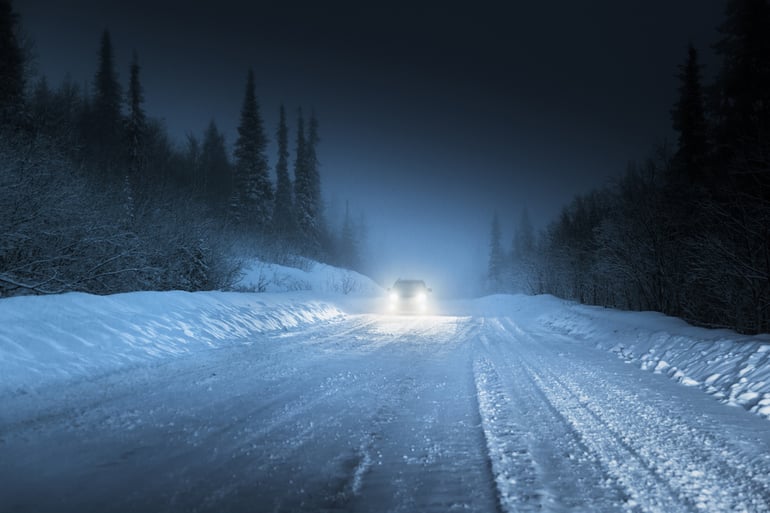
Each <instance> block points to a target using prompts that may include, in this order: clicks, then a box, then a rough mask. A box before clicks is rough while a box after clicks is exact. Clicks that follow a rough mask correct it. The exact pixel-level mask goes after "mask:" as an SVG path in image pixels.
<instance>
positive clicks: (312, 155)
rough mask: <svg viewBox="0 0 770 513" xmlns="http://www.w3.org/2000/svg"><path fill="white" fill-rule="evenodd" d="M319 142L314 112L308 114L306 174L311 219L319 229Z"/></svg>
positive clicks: (321, 206) (320, 202)
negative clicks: (308, 185) (308, 186)
mask: <svg viewBox="0 0 770 513" xmlns="http://www.w3.org/2000/svg"><path fill="white" fill-rule="evenodd" d="M319 142H321V139H320V137H319V136H318V118H316V116H315V112H311V114H310V128H309V131H308V138H307V174H308V181H309V183H310V205H311V210H312V215H313V218H314V219H315V221H316V224H317V226H318V227H319V229H320V228H321V225H322V224H323V223H322V211H323V200H322V199H321V175H320V173H319V171H318V167H319V165H320V164H319V162H318V154H317V148H318V143H319Z"/></svg>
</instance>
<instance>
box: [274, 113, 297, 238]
mask: <svg viewBox="0 0 770 513" xmlns="http://www.w3.org/2000/svg"><path fill="white" fill-rule="evenodd" d="M276 136H277V139H278V162H277V163H276V164H275V174H276V187H275V209H274V211H273V228H274V229H275V232H276V233H277V234H278V236H279V237H282V238H284V239H291V238H292V236H293V231H294V209H293V200H292V183H291V177H289V139H288V138H289V130H288V128H287V127H286V111H285V109H284V108H283V105H281V111H280V120H279V122H278V132H277V133H276Z"/></svg>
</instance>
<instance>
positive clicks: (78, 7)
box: [16, 0, 721, 296]
mask: <svg viewBox="0 0 770 513" xmlns="http://www.w3.org/2000/svg"><path fill="white" fill-rule="evenodd" d="M717 4H718V3H716V2H715V3H713V5H712V4H711V3H709V5H707V6H704V5H703V3H702V2H700V1H695V0H688V1H686V2H678V3H677V5H676V6H671V5H669V4H668V3H667V2H662V1H656V2H645V3H643V4H639V5H633V6H629V5H623V6H622V7H620V6H618V5H616V2H611V1H602V2H596V3H592V5H591V6H588V7H586V6H583V5H579V6H578V5H574V2H566V1H565V2H559V3H557V4H556V5H552V4H549V6H548V7H545V6H536V5H527V6H517V7H516V9H514V7H513V6H511V7H508V8H501V9H495V10H491V11H486V10H483V9H481V8H480V9H479V10H478V11H474V12H471V13H468V12H465V11H463V10H453V9H452V8H449V7H446V8H442V10H441V12H436V11H434V10H430V9H427V8H420V7H413V6H411V7H409V8H407V7H406V6H404V7H399V6H397V5H393V6H390V7H388V8H385V7H361V6H359V7H353V6H346V7H344V8H343V7H340V6H338V7H329V8H328V9H327V8H323V9H322V8H319V7H313V6H312V5H306V6H303V7H301V8H296V10H292V9H291V8H289V7H282V6H279V5H277V4H276V5H270V6H263V5H259V6H257V5H250V4H246V3H241V2H231V1H223V2H218V3H217V4H216V6H217V7H216V10H213V9H212V7H211V6H210V5H208V4H207V6H190V5H188V3H186V2H185V3H182V2H176V1H172V2H153V3H150V2H137V3H131V4H130V5H129V4H125V5H118V4H117V3H112V2H110V3H104V2H92V1H83V0H80V1H75V2H69V3H67V5H66V6H64V5H61V4H60V3H58V2H51V1H45V0H26V1H24V2H17V6H16V7H17V9H18V10H19V12H20V14H21V16H22V20H23V24H24V27H25V32H26V34H27V36H28V38H29V40H30V41H31V42H32V43H33V47H34V52H33V54H34V55H35V56H36V66H35V67H36V70H37V73H38V75H39V76H43V75H44V76H46V77H48V79H49V81H50V83H52V84H58V83H59V82H60V81H61V80H62V79H63V78H64V77H65V76H70V77H71V78H72V79H73V80H74V81H75V82H76V83H83V84H86V85H88V84H89V83H90V81H91V80H92V77H93V75H94V72H95V68H96V54H97V48H98V38H99V35H100V33H101V31H102V30H103V29H105V28H109V29H110V31H111V34H112V37H113V40H114V46H115V48H116V59H117V68H118V70H119V71H120V78H121V80H122V81H125V79H126V77H127V75H128V73H127V70H128V63H129V59H130V56H131V53H132V51H133V50H136V51H137V53H138V55H139V60H140V63H141V65H142V77H143V81H144V89H145V98H146V108H147V111H148V113H149V114H150V115H152V116H156V117H159V118H161V119H163V120H164V124H165V125H166V127H167V128H168V130H169V133H170V134H171V136H172V137H173V138H174V139H175V140H176V141H177V143H178V144H180V145H181V144H183V143H184V141H185V138H186V136H187V135H188V134H196V135H199V134H201V133H202V131H203V130H204V128H205V127H206V125H207V124H208V122H209V121H210V120H212V119H214V120H216V122H217V124H218V126H219V127H220V129H221V130H222V131H223V132H224V134H225V136H226V141H227V143H228V145H229V147H230V148H232V144H233V142H234V141H235V139H236V137H237V133H236V128H235V127H236V126H237V124H238V115H239V111H240V106H241V101H242V94H243V84H244V82H245V77H246V72H247V69H248V68H249V67H252V68H253V69H254V70H255V74H256V88H257V95H258V97H259V102H260V110H261V114H262V116H263V118H264V122H265V129H266V132H267V133H268V134H269V135H270V137H271V143H270V145H269V149H268V157H269V159H270V165H271V167H272V166H274V165H275V160H276V157H275V155H276V147H275V141H274V139H275V130H276V126H277V119H278V116H277V114H278V108H279V105H281V104H283V105H285V106H286V108H287V111H288V117H289V123H290V126H289V130H290V133H289V139H290V141H291V143H290V146H291V148H292V149H293V137H294V131H293V130H294V128H295V122H294V120H295V118H296V112H297V108H299V107H302V108H303V109H304V110H305V112H306V113H307V112H309V111H311V110H312V111H314V112H315V113H316V115H317V117H318V119H319V122H320V136H321V143H320V145H319V148H318V158H319V161H320V173H321V180H322V190H323V194H324V199H325V202H326V207H327V208H326V217H327V221H328V222H329V224H330V227H331V229H332V230H336V229H339V223H340V222H341V221H340V220H341V216H342V212H344V208H345V203H346V202H348V204H349V206H350V209H351V211H352V213H353V215H354V216H356V218H362V219H363V220H364V222H365V226H366V232H367V240H366V245H365V247H364V253H365V257H366V262H365V264H364V267H365V269H366V271H367V272H368V273H369V274H370V275H371V276H372V277H373V278H374V279H375V280H377V281H378V282H380V283H381V284H382V285H384V286H389V285H390V283H392V281H393V280H395V279H396V278H398V277H417V278H423V279H425V280H426V281H427V282H428V283H429V285H431V286H433V288H434V290H436V291H437V293H439V294H441V295H446V296H457V295H474V294H477V293H479V292H480V286H481V280H482V277H483V275H484V272H485V268H486V262H487V258H488V254H487V245H488V243H489V230H490V223H491V219H492V216H493V213H494V212H498V213H499V215H500V219H501V223H502V229H503V241H504V245H505V246H506V248H507V247H509V245H510V241H511V238H512V236H513V229H514V226H515V223H516V220H517V219H518V216H519V215H520V213H521V211H522V209H525V208H526V209H527V210H528V212H529V214H530V217H531V218H532V220H533V224H534V225H535V227H536V228H537V229H543V228H545V227H546V226H547V225H548V223H549V222H550V221H551V220H552V219H554V218H555V217H556V216H557V215H558V212H559V210H560V208H561V207H562V206H564V205H565V204H566V203H568V202H569V201H570V199H571V198H572V197H573V196H574V195H575V194H579V193H582V192H585V191H588V190H590V189H592V188H595V187H597V186H601V185H602V184H604V183H606V182H607V181H609V180H612V179H613V177H615V176H618V175H619V174H620V173H622V172H623V171H624V170H625V166H626V163H627V162H628V161H629V160H632V159H640V158H644V156H645V155H646V154H647V153H648V152H649V149H650V148H651V147H652V146H653V145H654V144H656V143H658V142H660V137H659V135H655V134H661V133H664V134H665V127H667V126H668V125H669V109H670V107H671V104H672V102H673V101H674V97H675V94H676V80H675V73H676V66H677V64H678V63H679V62H681V59H682V57H683V55H684V50H685V48H686V44H687V43H688V39H689V41H693V42H694V43H696V44H701V45H702V46H707V42H709V41H711V40H713V35H714V30H713V28H714V27H715V26H716V25H717V23H718V20H719V16H720V14H721V6H720V5H717ZM552 11H555V12H560V13H561V15H556V16H553V15H552V14H553V12H552ZM661 12H665V13H666V16H659V14H660V13H661ZM693 12H696V13H697V15H696V16H693V14H692V13H693ZM653 32H654V34H655V37H654V38H650V37H649V36H650V34H651V33H653ZM671 48H681V49H682V51H681V52H680V53H675V52H672V51H671ZM90 57H93V58H90ZM706 62H707V63H708V62H709V56H708V55H706ZM565 84H569V85H568V86H566V87H565ZM661 127H663V129H662V130H661ZM292 158H293V157H292ZM290 168H291V166H290Z"/></svg>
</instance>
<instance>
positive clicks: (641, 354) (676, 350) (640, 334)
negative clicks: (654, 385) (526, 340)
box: [528, 296, 770, 419]
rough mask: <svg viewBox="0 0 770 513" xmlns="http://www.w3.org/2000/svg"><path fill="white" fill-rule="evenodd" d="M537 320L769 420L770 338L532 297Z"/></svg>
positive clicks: (654, 315) (658, 314)
mask: <svg viewBox="0 0 770 513" xmlns="http://www.w3.org/2000/svg"><path fill="white" fill-rule="evenodd" d="M531 301H532V302H534V303H536V304H537V305H541V306H539V307H538V306H536V305H535V304H532V305H530V306H528V308H536V309H539V310H540V312H541V313H540V314H539V315H537V320H538V322H539V323H541V324H542V325H543V326H545V327H547V328H549V329H552V330H554V331H556V332H561V333H563V334H565V335H569V336H570V337H573V338H576V339H578V340H582V341H585V342H586V343H589V344H592V345H593V346H595V347H596V348H599V349H604V350H607V351H611V352H613V353H615V354H617V356H618V357H620V358H623V359H624V360H625V361H626V362H628V363H633V364H635V365H637V366H639V367H640V368H642V369H644V370H649V371H652V372H655V373H658V374H665V375H667V376H669V377H670V378H672V379H674V380H676V381H678V382H679V383H681V384H683V385H686V386H692V387H698V388H700V389H702V390H704V391H705V392H707V393H709V394H711V395H713V396H714V397H716V398H718V399H719V400H720V401H722V402H723V403H726V404H729V405H733V406H741V407H743V408H745V409H747V410H749V411H751V412H754V413H756V414H759V415H761V416H763V417H765V418H768V419H770V336H768V335H759V336H754V337H750V336H745V335H739V334H737V333H735V332H734V331H729V330H711V329H704V328H697V327H694V326H691V325H689V324H687V323H686V322H684V321H682V320H681V319H676V318H673V317H667V316H665V315H663V314H660V313H656V312H622V311H617V310H610V309H606V308H601V307H593V306H584V305H577V304H575V303H570V302H567V301H561V300H558V299H556V298H553V297H548V296H543V297H540V298H533V299H532V300H531Z"/></svg>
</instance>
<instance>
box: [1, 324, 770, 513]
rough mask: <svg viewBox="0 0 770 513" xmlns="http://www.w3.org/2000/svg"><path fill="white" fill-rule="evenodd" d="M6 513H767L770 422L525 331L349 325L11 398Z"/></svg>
mask: <svg viewBox="0 0 770 513" xmlns="http://www.w3.org/2000/svg"><path fill="white" fill-rule="evenodd" d="M3 402H4V403H5V404H3V405H2V411H0V511H2V512H9V513H10V512H13V513H23V512H36V513H41V512H54V511H55V512H69V511H73V512H74V511H77V512H86V511H98V512H102V513H109V512H124V511H143V512H144V511H148V512H149V511H173V512H227V511H238V512H240V511H243V512H251V511H254V512H262V511H265V512H290V511H308V512H310V511H313V512H318V511H373V512H386V511H387V512H411V511H420V512H423V511H424V512H430V511H435V512H451V511H478V512H506V513H507V512H519V511H541V512H542V511H553V512H562V511H564V512H566V511H570V512H571V511H590V512H609V511H630V512H666V513H674V512H699V511H720V512H721V511H745V512H764V511H770V424H768V422H767V421H766V420H763V419H760V418H758V417H756V416H754V415H751V414H750V413H748V412H746V411H744V410H743V409H740V408H733V407H729V406H725V405H721V404H719V403H717V402H716V401H715V400H714V399H713V398H711V397H708V396H707V395H705V394H704V393H703V392H701V391H699V390H697V389H693V388H688V387H685V386H682V385H679V384H677V383H675V382H673V381H671V380H669V379H668V378H666V377H665V376H661V375H656V374H653V373H649V372H643V371H641V370H639V369H638V368H636V367H633V366H631V365H628V364H625V363H624V362H623V361H622V360H620V359H618V358H617V357H616V356H614V355H612V354H609V353H606V352H602V351H599V350H596V349H593V348H592V347H590V345H587V344H586V343H585V342H578V341H575V340H570V339H569V338H567V337H565V336H563V335H559V334H557V333H551V332H549V331H547V330H546V329H545V328H543V327H538V326H537V325H535V324H534V323H531V322H528V320H527V319H525V318H517V317H516V316H515V315H513V316H510V317H484V316H428V317H418V316H414V317H410V316H382V315H351V316H348V317H346V318H344V320H339V321H334V322H329V323H321V324H318V325H314V326H310V327H306V328H303V329H299V330H295V331H287V332H280V333H278V334H271V335H260V336H257V337H255V338H254V339H253V341H252V342H251V343H249V344H247V345H242V346H237V347H232V346H231V347H226V348H222V349H218V350H212V351H208V352H204V353H198V354H193V355H189V356H185V357H179V358H175V359H171V360H166V361H164V363H162V364H154V365H151V366H144V367H140V368H133V369H127V370H123V371H120V372H118V373H113V374H110V375H106V376H99V377H93V378H90V379H88V380H83V381H80V382H77V383H70V384H68V385H67V386H63V385H59V386H55V387H50V388H47V389H43V390H40V391H38V392H34V393H27V394H17V395H12V396H10V397H5V398H3Z"/></svg>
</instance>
